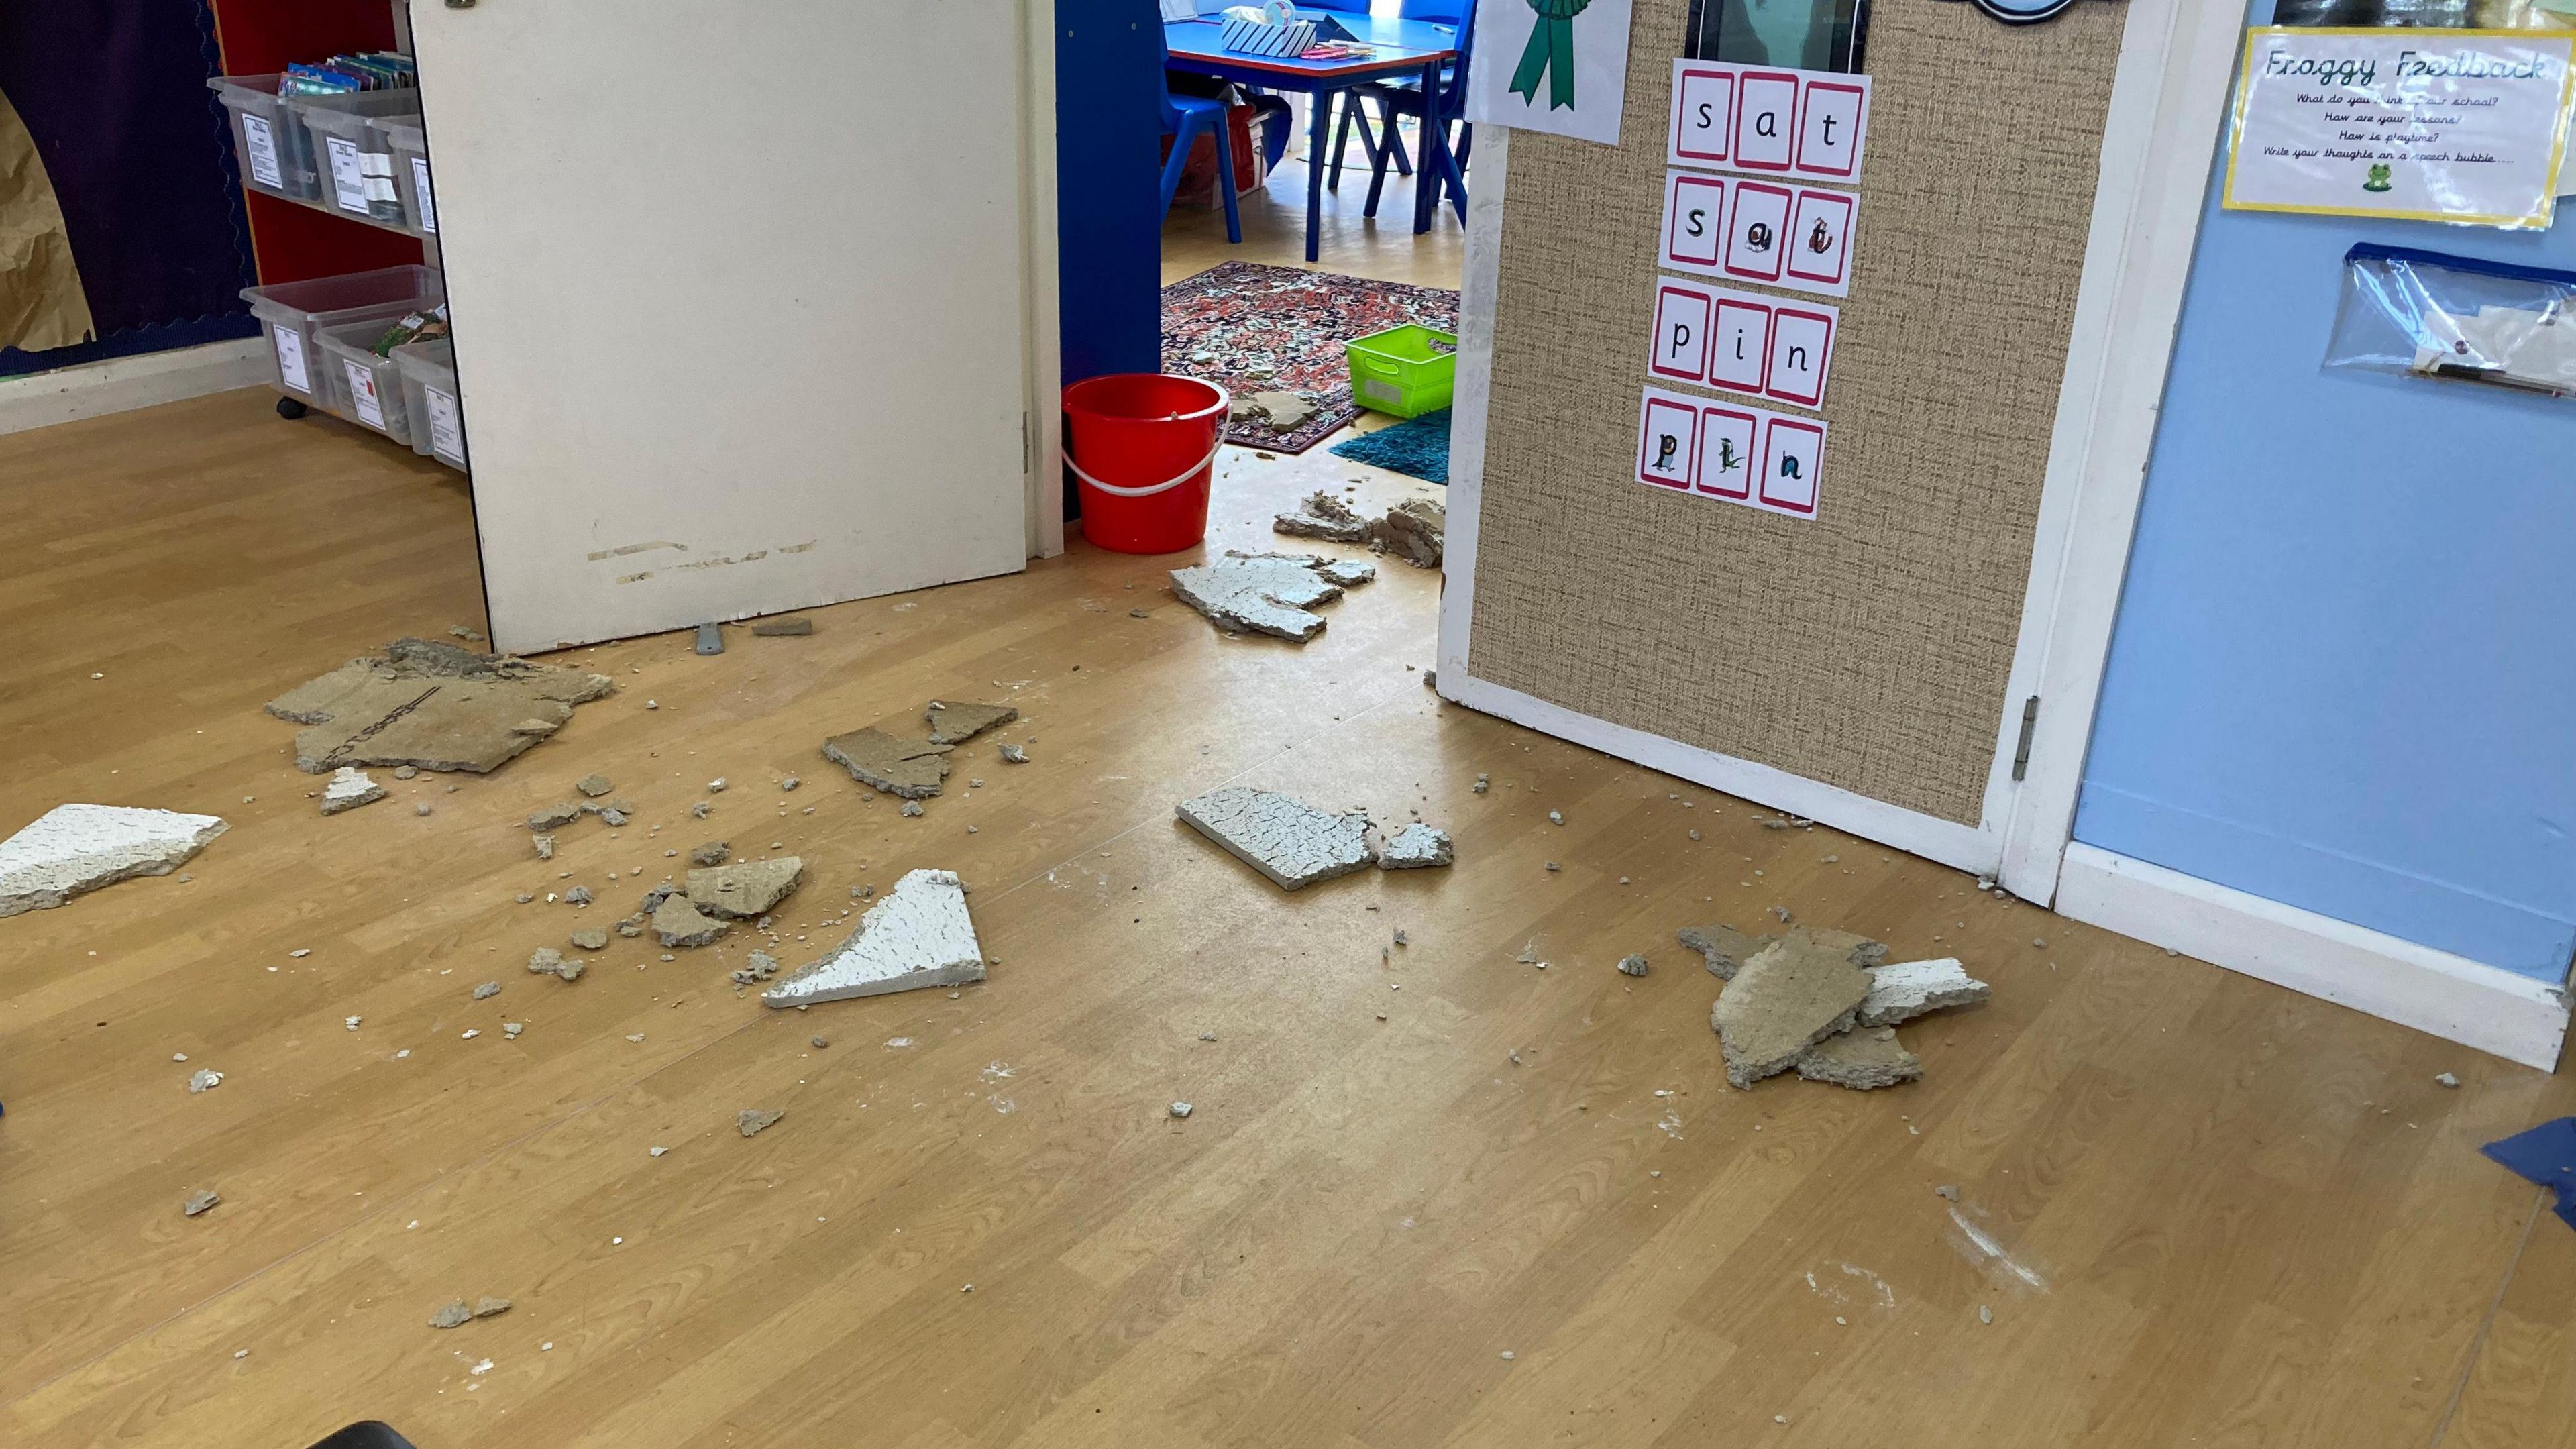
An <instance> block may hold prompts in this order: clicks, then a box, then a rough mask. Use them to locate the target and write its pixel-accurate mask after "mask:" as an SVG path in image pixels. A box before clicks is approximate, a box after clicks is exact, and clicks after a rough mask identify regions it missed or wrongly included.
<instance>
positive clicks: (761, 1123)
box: [733, 1107, 787, 1137]
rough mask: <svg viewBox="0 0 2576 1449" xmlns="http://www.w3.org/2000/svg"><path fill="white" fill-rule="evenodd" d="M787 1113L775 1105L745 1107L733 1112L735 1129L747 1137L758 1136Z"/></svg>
mask: <svg viewBox="0 0 2576 1449" xmlns="http://www.w3.org/2000/svg"><path fill="white" fill-rule="evenodd" d="M786 1115H787V1114H786V1113H785V1112H783V1111H780V1110H779V1109H777V1108H775V1107H745V1108H743V1109H742V1110H741V1111H739V1112H736V1113H734V1114H733V1125H734V1130H735V1131H737V1132H740V1133H741V1134H742V1135H743V1136H745V1137H757V1136H759V1135H760V1134H761V1133H762V1131H764V1130H765V1129H767V1128H768V1127H770V1126H771V1125H772V1124H774V1123H776V1122H777V1121H778V1119H779V1118H781V1117H784V1116H786Z"/></svg>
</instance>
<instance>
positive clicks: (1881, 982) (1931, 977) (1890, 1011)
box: [1858, 956, 1994, 1026]
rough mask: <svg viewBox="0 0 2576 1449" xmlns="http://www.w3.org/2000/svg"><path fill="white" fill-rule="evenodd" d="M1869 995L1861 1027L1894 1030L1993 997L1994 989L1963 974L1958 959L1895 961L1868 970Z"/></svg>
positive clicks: (1859, 1022) (1865, 1000)
mask: <svg viewBox="0 0 2576 1449" xmlns="http://www.w3.org/2000/svg"><path fill="white" fill-rule="evenodd" d="M1869 976H1870V982H1869V995H1868V996H1866V997H1864V998H1862V1000H1861V1004H1860V1017H1859V1021H1858V1024H1859V1025H1861V1026H1894V1025H1896V1024H1897V1023H1898V1022H1900V1021H1912V1020H1913V1019H1914V1018H1916V1017H1918V1016H1922V1015H1924V1014H1925V1013H1927V1012H1934V1011H1939V1010H1941V1009H1942V1008H1943V1007H1949V1006H1966V1005H1969V1004H1970V1003H1972V1002H1978V1001H1983V1000H1985V999H1987V998H1988V997H1990V996H1992V995H1994V988H1992V987H1990V986H1988V985H1986V983H1984V982H1982V981H1979V980H1978V979H1976V978H1975V977H1973V976H1970V975H1969V974H1968V973H1967V970H1966V968H1964V967H1962V966H1961V965H1960V964H1959V961H1958V958H1957V957H1954V956H1944V957H1942V958H1941V959H1940V960H1937V961H1899V962H1896V963H1894V964H1893V965H1887V966H1879V967H1875V968H1872V970H1871V971H1870V973H1869Z"/></svg>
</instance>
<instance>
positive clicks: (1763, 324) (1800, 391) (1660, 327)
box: [1646, 277, 1842, 408]
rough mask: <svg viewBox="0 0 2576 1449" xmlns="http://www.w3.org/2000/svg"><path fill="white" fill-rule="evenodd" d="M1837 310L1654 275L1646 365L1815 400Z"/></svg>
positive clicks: (1721, 385)
mask: <svg viewBox="0 0 2576 1449" xmlns="http://www.w3.org/2000/svg"><path fill="white" fill-rule="evenodd" d="M1841 321H1842V309H1840V308H1838V307H1835V306H1832V305H1831V304H1829V303H1824V302H1798V301H1792V300H1791V299H1789V298H1786V297H1765V296H1758V295H1756V294H1754V293H1751V292H1735V291H1729V290H1727V289H1726V288H1724V287H1707V286H1702V285H1700V284H1699V283H1696V282H1685V281H1682V280H1681V279H1679V278H1677V277H1662V278H1658V279H1657V281H1656V284H1655V338H1654V346H1653V349H1652V351H1651V353H1650V355H1649V356H1648V357H1647V359H1646V368H1647V370H1648V371H1650V372H1652V373H1653V374H1654V375H1655V376H1657V377H1659V378H1664V379H1667V380H1670V381H1673V382H1687V383H1693V384H1697V385H1700V386H1704V387H1713V388H1717V389H1719V390H1720V391H1722V392H1740V393H1743V394H1745V395H1747V396H1749V397H1761V398H1769V399H1771V400H1773V401H1775V402H1785V403H1794V404H1796V405H1797V406H1799V407H1802V408H1812V407H1819V406H1822V405H1823V403H1824V400H1825V377H1826V375H1827V372H1828V370H1829V369H1830V368H1831V367H1832V365H1833V351H1834V331H1835V329H1836V328H1837V327H1838V326H1839V325H1840V324H1841Z"/></svg>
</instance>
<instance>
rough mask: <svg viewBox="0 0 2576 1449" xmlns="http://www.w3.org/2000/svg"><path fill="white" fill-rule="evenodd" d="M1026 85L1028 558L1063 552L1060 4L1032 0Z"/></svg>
mask: <svg viewBox="0 0 2576 1449" xmlns="http://www.w3.org/2000/svg"><path fill="white" fill-rule="evenodd" d="M1026 3H1027V6H1028V11H1027V16H1026V25H1025V27H1024V29H1023V31H1022V34H1023V36H1024V37H1025V38H1024V39H1023V41H1022V42H1021V48H1020V84H1021V88H1022V89H1023V90H1025V91H1026V92H1027V93H1028V98H1029V109H1028V122H1027V124H1026V125H1025V126H1024V127H1022V140H1021V145H1022V147H1023V148H1024V149H1023V150H1022V152H1021V156H1020V175H1021V176H1022V177H1023V178H1025V179H1026V181H1027V185H1028V193H1027V198H1026V200H1025V202H1024V203H1023V205H1024V207H1025V209H1026V211H1027V214H1028V229H1027V238H1028V245H1027V258H1028V261H1027V266H1028V273H1027V276H1026V278H1025V279H1024V286H1025V288H1026V291H1025V293H1024V295H1026V296H1027V297H1028V299H1029V325H1028V328H1027V332H1028V339H1029V352H1028V356H1027V358H1026V359H1025V368H1024V380H1025V383H1026V386H1027V389H1028V399H1029V454H1030V459H1029V461H1030V468H1029V472H1028V489H1029V495H1028V535H1029V557H1031V558H1053V557H1055V556H1056V555H1057V554H1060V553H1062V552H1064V410H1063V409H1062V408H1061V407H1060V406H1059V405H1058V400H1059V399H1060V398H1061V397H1062V396H1063V394H1064V332H1063V329H1064V315H1063V310H1062V307H1061V305H1060V297H1059V293H1058V290H1057V288H1058V283H1059V281H1060V278H1059V277H1058V276H1057V273H1056V235H1055V228H1056V164H1055V0H1026Z"/></svg>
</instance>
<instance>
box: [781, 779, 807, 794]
mask: <svg viewBox="0 0 2576 1449" xmlns="http://www.w3.org/2000/svg"><path fill="white" fill-rule="evenodd" d="M804 783H805V782H804V781H802V780H799V779H797V778H796V777H795V776H794V775H790V776H788V777H787V778H786V779H784V780H781V781H779V782H778V788H779V789H781V790H784V791H788V792H790V793H793V792H794V791H795V789H796V787H797V786H799V785H802V784H804Z"/></svg>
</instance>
